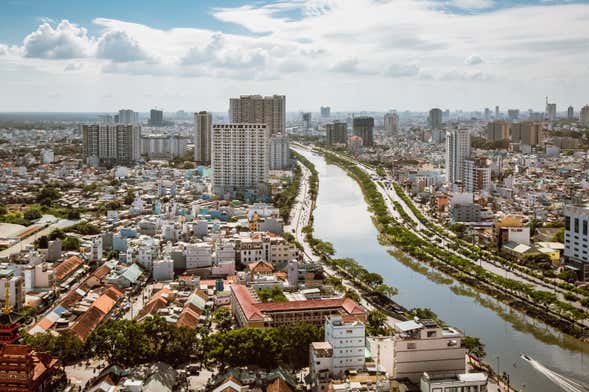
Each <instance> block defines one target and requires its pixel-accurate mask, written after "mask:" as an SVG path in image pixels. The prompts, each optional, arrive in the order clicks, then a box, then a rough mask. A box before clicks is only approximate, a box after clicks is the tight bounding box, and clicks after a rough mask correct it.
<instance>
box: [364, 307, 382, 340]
mask: <svg viewBox="0 0 589 392" xmlns="http://www.w3.org/2000/svg"><path fill="white" fill-rule="evenodd" d="M386 321H387V315H386V314H385V313H384V312H383V311H381V310H373V311H371V312H370V313H368V323H367V324H366V332H367V333H368V335H371V336H376V335H385V334H386V333H387V328H386Z"/></svg>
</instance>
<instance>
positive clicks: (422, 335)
mask: <svg viewBox="0 0 589 392" xmlns="http://www.w3.org/2000/svg"><path fill="white" fill-rule="evenodd" d="M395 332H396V333H395V336H394V350H393V375H392V376H393V377H394V378H396V379H401V378H408V379H409V380H411V381H412V382H414V383H419V382H420V380H421V377H422V375H423V373H428V374H429V375H431V376H438V375H444V376H448V375H452V374H463V373H465V371H466V360H465V354H466V349H465V348H464V347H462V339H463V337H464V335H463V334H462V333H461V332H459V331H458V330H455V329H453V328H448V327H446V328H442V327H440V326H438V324H437V323H436V322H434V321H432V320H418V321H414V320H410V321H405V322H401V323H397V324H395Z"/></svg>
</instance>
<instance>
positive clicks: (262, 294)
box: [257, 286, 288, 302]
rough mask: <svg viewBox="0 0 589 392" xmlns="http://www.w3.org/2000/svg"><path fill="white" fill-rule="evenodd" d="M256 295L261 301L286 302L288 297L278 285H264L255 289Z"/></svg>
mask: <svg viewBox="0 0 589 392" xmlns="http://www.w3.org/2000/svg"><path fill="white" fill-rule="evenodd" d="M257 294H258V297H259V298H260V300H261V301H262V302H287V301H288V299H287V298H286V296H285V295H284V293H283V292H282V290H281V289H280V287H277V286H274V287H266V288H263V289H260V290H258V291H257Z"/></svg>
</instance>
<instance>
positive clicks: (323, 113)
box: [321, 106, 331, 118]
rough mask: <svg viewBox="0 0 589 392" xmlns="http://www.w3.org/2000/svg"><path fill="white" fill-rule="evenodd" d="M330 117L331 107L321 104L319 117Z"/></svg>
mask: <svg viewBox="0 0 589 392" xmlns="http://www.w3.org/2000/svg"><path fill="white" fill-rule="evenodd" d="M329 117H331V108H330V107H329V106H321V118H329Z"/></svg>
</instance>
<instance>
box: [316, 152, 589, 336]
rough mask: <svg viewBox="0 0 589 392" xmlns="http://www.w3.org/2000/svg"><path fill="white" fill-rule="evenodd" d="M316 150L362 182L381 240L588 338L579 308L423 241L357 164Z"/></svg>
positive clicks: (543, 319) (488, 292)
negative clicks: (395, 216) (398, 219)
mask: <svg viewBox="0 0 589 392" xmlns="http://www.w3.org/2000/svg"><path fill="white" fill-rule="evenodd" d="M315 152H317V153H319V154H321V155H323V157H324V158H325V159H326V160H327V161H328V162H329V163H333V164H335V165H337V166H339V167H340V168H342V169H343V170H345V171H346V172H347V173H348V175H349V176H350V177H352V178H353V179H354V180H355V181H356V182H357V183H358V185H359V186H360V189H361V190H362V193H363V195H364V198H365V200H366V202H367V204H368V205H369V208H370V209H371V212H372V213H373V214H374V216H375V219H374V220H373V221H374V224H375V226H376V229H377V230H378V231H379V232H380V234H381V236H382V239H381V240H383V241H385V242H386V243H388V244H389V245H392V246H395V247H397V248H399V249H400V250H402V251H404V252H406V253H408V254H409V255H411V256H412V257H414V258H416V259H417V260H419V261H421V262H424V263H427V264H428V265H430V266H432V267H434V268H436V269H438V270H440V271H442V272H444V273H446V274H448V275H450V276H452V277H453V278H455V279H456V280H458V281H461V282H464V283H466V284H468V285H470V286H472V287H475V288H476V289H478V290H481V291H483V292H485V293H487V294H489V295H491V296H492V297H494V298H496V299H498V300H500V301H502V302H504V303H506V304H507V305H509V306H511V307H513V308H515V309H517V310H519V311H522V312H524V313H526V314H527V315H529V316H532V317H534V318H537V319H538V320H541V321H543V322H545V323H547V324H549V325H551V326H553V327H556V328H558V329H559V330H561V331H563V332H565V333H568V334H570V335H572V336H575V337H580V338H582V337H584V335H585V330H584V326H583V325H581V324H580V323H578V321H579V319H581V318H586V317H587V314H585V313H584V312H579V311H578V310H577V309H576V308H573V309H571V307H570V306H567V305H568V304H564V303H562V302H560V301H558V300H556V299H554V298H553V297H551V296H549V295H550V293H547V292H545V291H539V290H535V289H533V288H531V287H529V286H527V285H525V284H523V283H521V282H518V281H515V280H512V279H509V278H504V277H502V276H499V275H496V274H494V273H491V272H489V271H486V270H485V269H483V268H482V267H480V266H478V265H476V264H473V263H470V262H468V261H465V260H463V259H461V258H460V257H458V256H456V255H455V254H453V253H450V252H449V251H446V250H444V249H442V248H440V247H438V246H436V245H434V244H432V243H431V242H426V241H424V240H422V239H421V238H420V237H418V236H417V235H416V234H414V233H413V232H412V231H410V230H408V229H406V228H405V227H404V226H402V225H401V224H400V223H399V222H396V221H395V220H394V219H392V217H391V216H390V214H389V213H388V208H387V207H386V203H385V201H384V199H383V197H382V195H381V194H380V192H378V190H377V189H376V185H375V184H374V182H373V181H372V179H371V178H370V177H369V176H368V175H367V174H366V173H365V172H364V171H363V170H361V169H360V168H359V167H358V166H357V165H356V164H353V163H351V162H350V161H349V160H346V159H342V158H340V157H339V156H337V155H336V154H334V153H331V152H327V151H324V150H316V151H315ZM397 208H399V207H397ZM550 305H554V306H558V310H553V309H551V308H550V307H549V306H550ZM567 311H568V312H569V314H566V315H565V314H563V313H559V312H567Z"/></svg>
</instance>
